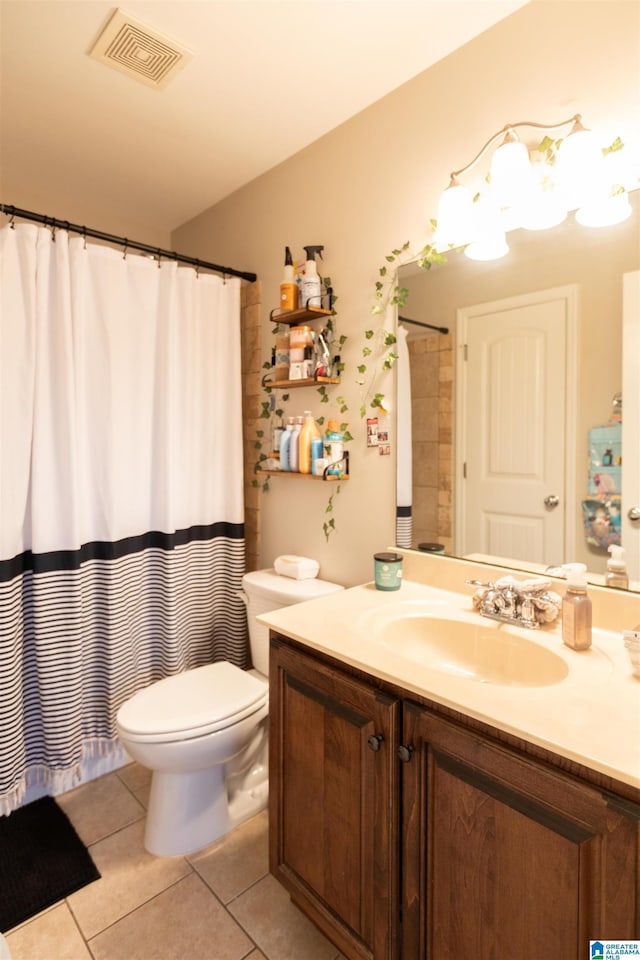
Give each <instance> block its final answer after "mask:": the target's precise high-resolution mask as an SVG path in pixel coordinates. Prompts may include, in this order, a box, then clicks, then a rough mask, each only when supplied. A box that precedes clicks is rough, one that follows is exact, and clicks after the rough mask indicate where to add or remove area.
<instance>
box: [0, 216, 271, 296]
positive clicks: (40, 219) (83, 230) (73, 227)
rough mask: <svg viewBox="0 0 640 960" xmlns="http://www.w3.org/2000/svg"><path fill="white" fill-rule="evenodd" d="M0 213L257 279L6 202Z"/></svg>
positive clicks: (169, 258)
mask: <svg viewBox="0 0 640 960" xmlns="http://www.w3.org/2000/svg"><path fill="white" fill-rule="evenodd" d="M0 213H4V214H6V215H7V216H8V217H11V218H13V217H19V218H20V219H21V220H33V221H35V222H36V223H43V224H44V225H45V226H46V227H53V228H54V229H56V230H67V231H68V232H71V233H79V234H81V235H82V236H83V237H92V238H93V239H94V240H105V241H106V242H107V243H115V244H116V245H117V246H119V247H124V248H125V250H141V251H142V252H143V253H151V254H153V255H154V256H156V257H158V258H159V259H160V258H162V257H164V258H165V260H175V261H177V262H178V263H188V264H190V265H191V266H193V267H196V268H200V267H201V268H202V269H203V270H213V271H215V273H221V274H223V275H226V276H228V277H240V279H241V280H248V281H249V283H255V281H256V280H257V279H258V276H257V274H255V273H246V272H244V271H243V270H234V269H233V267H221V266H219V265H218V264H217V263H207V261H206V260H197V259H196V258H195V257H187V256H185V255H184V254H182V253H175V252H174V251H173V250H162V249H160V247H152V246H150V245H149V244H147V243H140V242H138V241H137V240H129V239H127V237H116V236H114V234H112V233H103V232H102V231H101V230H93V229H92V228H91V227H84V226H83V227H81V226H79V225H78V224H77V223H69V221H68V220H58V219H57V218H56V217H47V216H45V215H44V214H42V213H32V212H31V211H30V210H20V209H19V208H18V207H14V206H12V205H11V204H8V203H0Z"/></svg>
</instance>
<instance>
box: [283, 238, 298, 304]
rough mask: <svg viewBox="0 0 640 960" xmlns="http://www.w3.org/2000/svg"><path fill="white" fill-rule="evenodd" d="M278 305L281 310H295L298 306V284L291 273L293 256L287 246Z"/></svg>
mask: <svg viewBox="0 0 640 960" xmlns="http://www.w3.org/2000/svg"><path fill="white" fill-rule="evenodd" d="M280 306H281V308H282V309H283V310H295V309H296V307H297V306H298V285H297V283H296V280H295V277H294V275H293V258H292V256H291V250H290V249H289V247H285V251H284V274H283V277H282V283H281V284H280Z"/></svg>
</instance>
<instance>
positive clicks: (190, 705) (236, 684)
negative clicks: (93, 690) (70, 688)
mask: <svg viewBox="0 0 640 960" xmlns="http://www.w3.org/2000/svg"><path fill="white" fill-rule="evenodd" d="M268 693H269V688H268V684H267V681H266V678H263V677H260V675H258V674H256V673H254V672H251V673H249V672H246V671H244V670H240V669H239V668H238V667H235V666H233V664H231V663H227V662H226V661H220V662H218V663H212V664H209V665H207V666H204V667H198V668H196V669H194V670H187V671H185V672H184V673H180V674H177V675H176V676H173V677H167V678H166V679H165V680H160V681H158V682H157V683H154V684H151V686H149V687H146V688H145V689H144V690H141V691H140V692H139V693H137V694H136V695H135V696H133V697H132V698H131V699H130V700H128V701H127V702H126V703H125V704H123V705H122V707H121V708H120V710H119V711H118V718H117V727H118V735H119V736H120V739H121V741H122V743H123V745H124V747H125V749H126V750H127V752H128V753H129V754H130V756H132V757H133V758H134V759H135V760H137V761H138V762H139V763H141V764H142V765H143V766H145V767H148V768H149V769H150V770H151V771H152V772H153V777H152V781H151V795H150V798H149V809H148V812H147V823H146V830H145V847H146V849H147V850H148V851H149V852H150V853H154V854H156V855H157V856H165V857H166V856H178V855H182V854H186V853H192V852H193V851H194V850H199V849H201V848H202V847H204V846H206V845H207V844H209V843H212V842H213V841H214V840H216V839H217V838H218V837H221V836H222V835H223V834H225V833H227V832H228V831H229V830H230V829H231V828H232V827H234V826H235V825H236V823H237V822H240V820H241V819H246V817H248V816H251V815H252V814H253V813H254V812H255V813H257V812H258V811H259V810H260V809H262V808H263V807H264V805H265V801H266V790H267V782H266V761H265V759H264V752H265V751H266V737H267V732H266V724H267V716H268V711H269V702H268ZM244 754H247V756H246V758H244V762H243V755H244ZM227 764H229V766H230V768H231V769H232V770H233V771H234V773H235V780H236V786H238V782H239V781H240V780H241V779H242V777H243V775H244V776H245V777H247V778H248V781H249V784H250V786H249V790H248V796H247V797H244V798H243V802H242V803H241V804H239V805H238V804H236V809H235V810H234V805H233V804H232V803H230V799H231V798H230V797H229V795H228V793H227V782H226V774H227V769H226V765H227ZM254 766H255V767H256V769H257V771H258V775H257V776H256V772H255V771H254V770H252V768H253V767H254ZM261 770H265V774H264V777H261V776H260V771H261ZM236 793H238V790H236ZM252 794H253V796H252ZM252 801H253V803H252Z"/></svg>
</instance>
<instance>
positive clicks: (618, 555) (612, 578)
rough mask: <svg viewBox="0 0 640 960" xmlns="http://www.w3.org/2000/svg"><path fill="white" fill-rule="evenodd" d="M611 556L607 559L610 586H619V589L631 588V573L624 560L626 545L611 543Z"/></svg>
mask: <svg viewBox="0 0 640 960" xmlns="http://www.w3.org/2000/svg"><path fill="white" fill-rule="evenodd" d="M609 553H610V554H611V557H610V558H609V559H608V560H607V578H606V583H607V586H608V587H617V588H618V589H619V590H628V589H629V574H628V573H627V565H626V563H625V560H624V547H619V546H617V545H616V544H613V543H612V544H611V546H610V547H609Z"/></svg>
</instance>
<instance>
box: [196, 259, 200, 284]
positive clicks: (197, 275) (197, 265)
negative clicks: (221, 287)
mask: <svg viewBox="0 0 640 960" xmlns="http://www.w3.org/2000/svg"><path fill="white" fill-rule="evenodd" d="M199 279H200V261H199V260H196V280H199Z"/></svg>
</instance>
